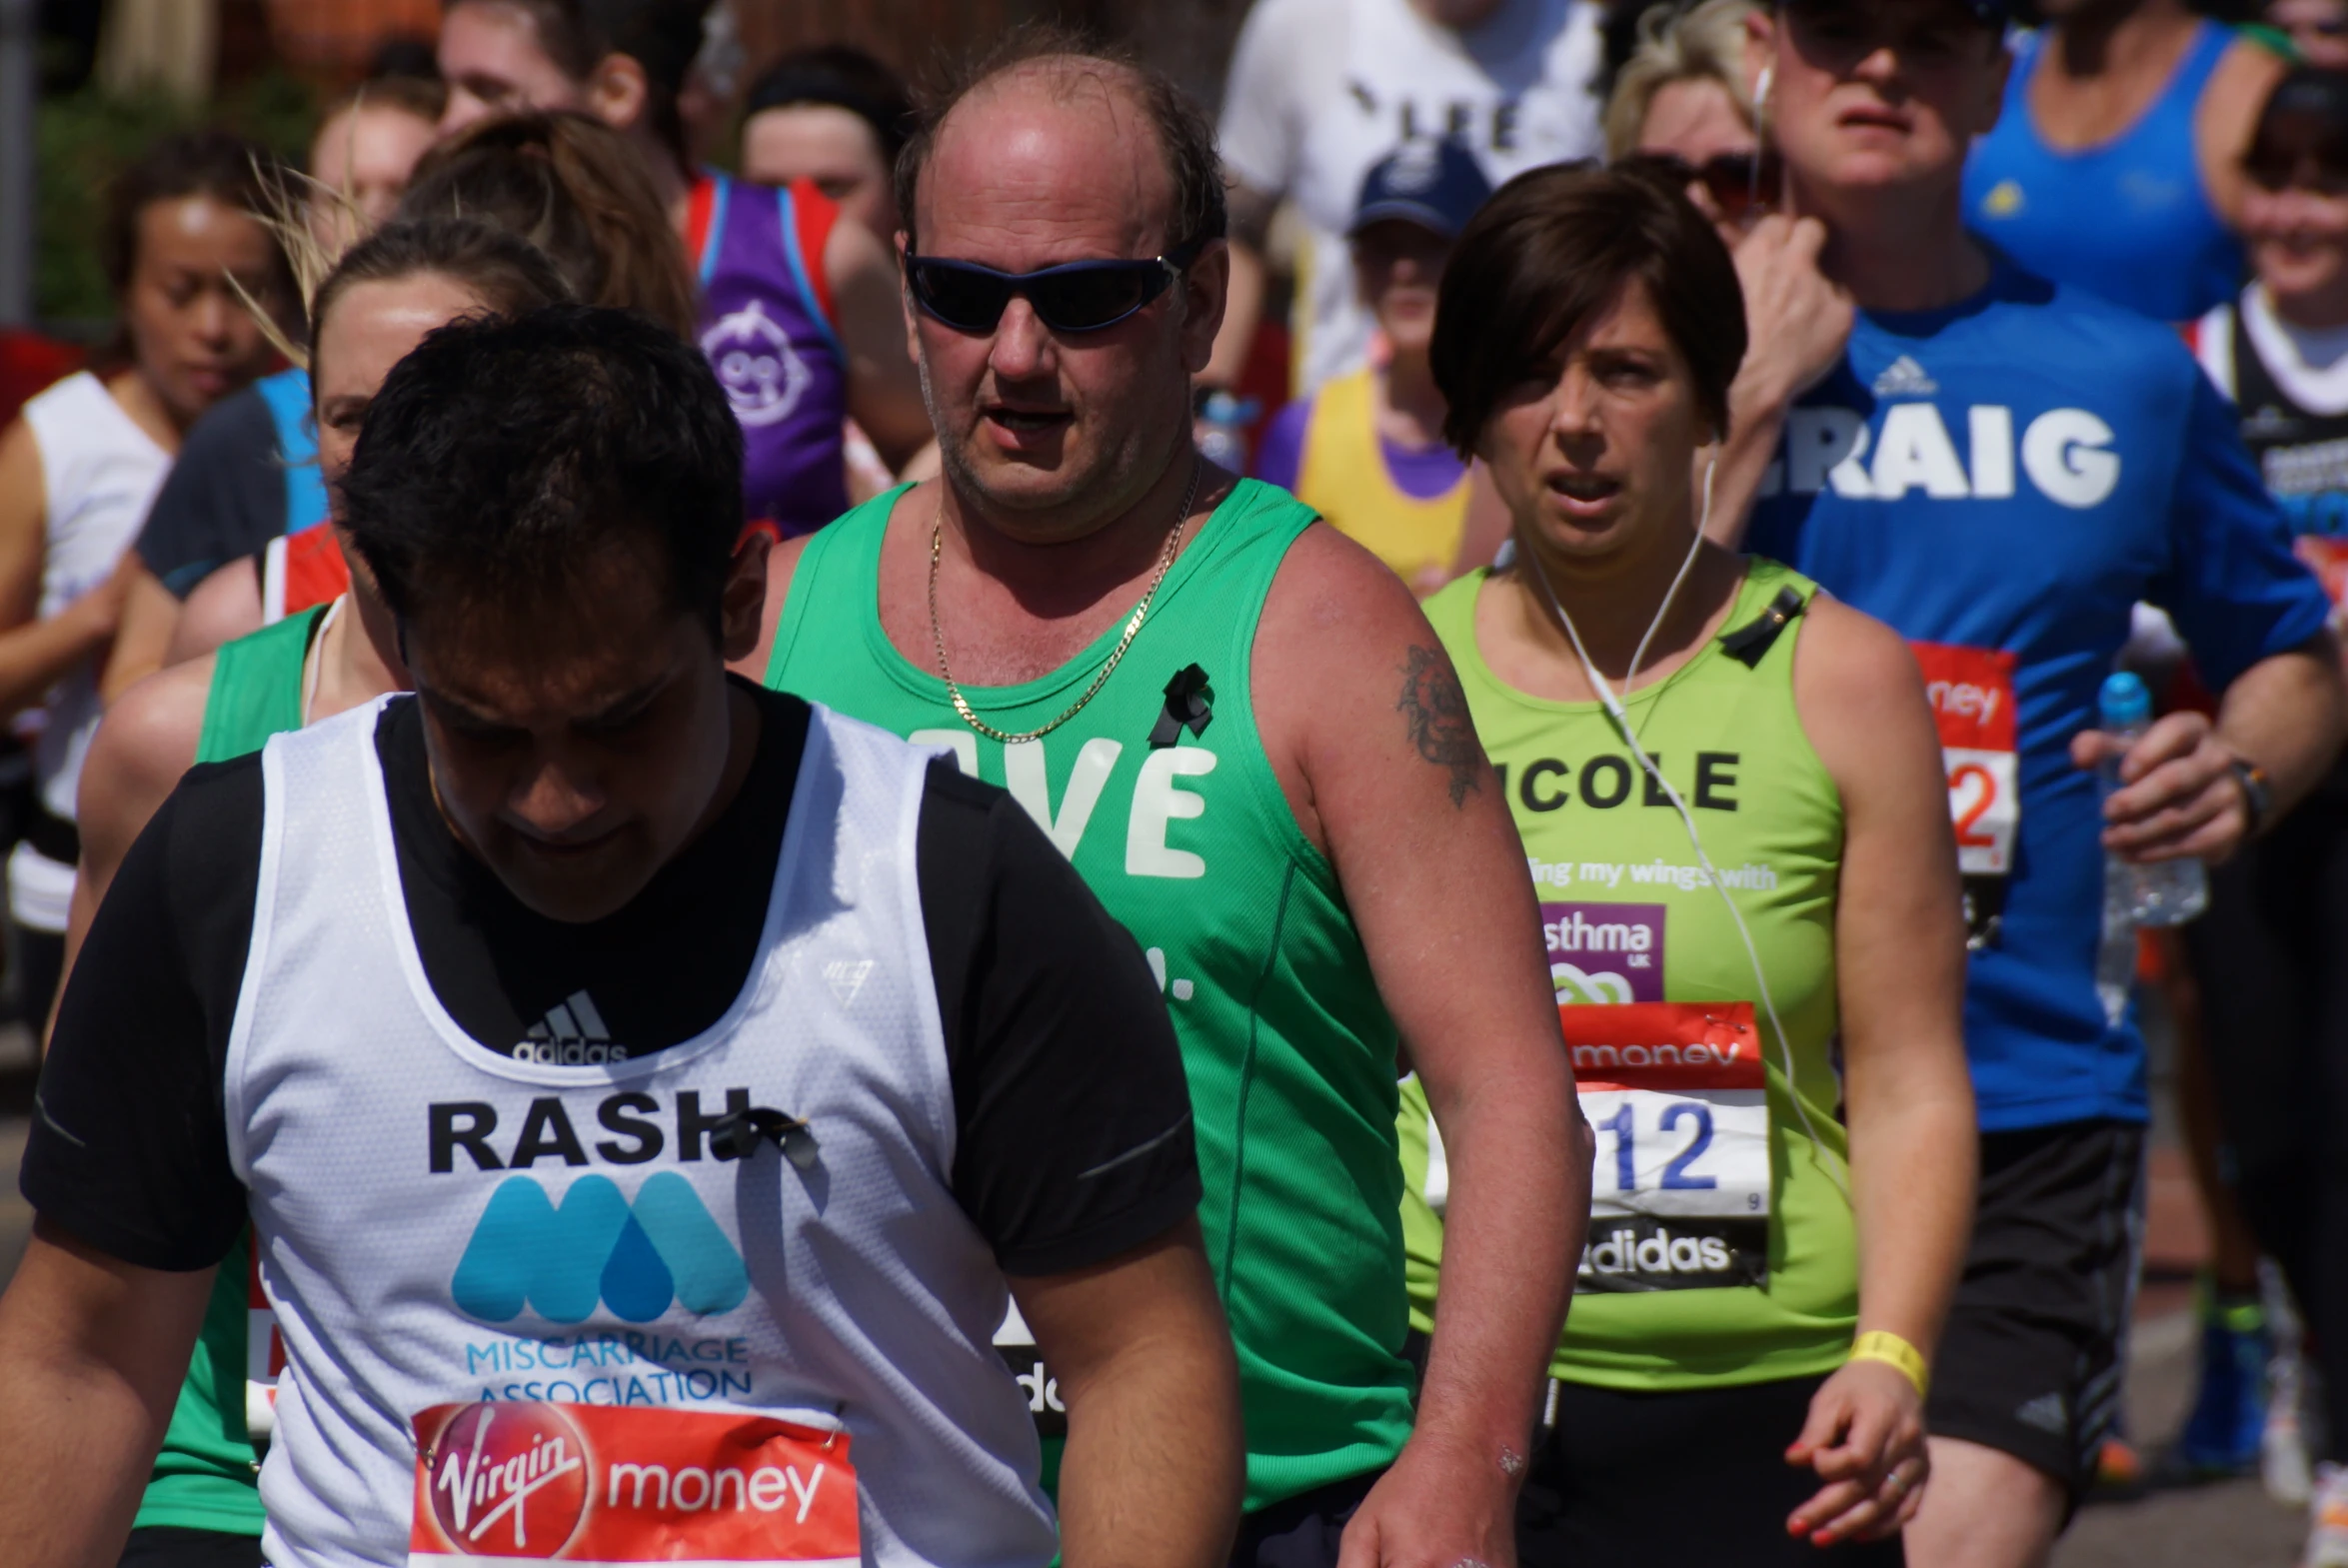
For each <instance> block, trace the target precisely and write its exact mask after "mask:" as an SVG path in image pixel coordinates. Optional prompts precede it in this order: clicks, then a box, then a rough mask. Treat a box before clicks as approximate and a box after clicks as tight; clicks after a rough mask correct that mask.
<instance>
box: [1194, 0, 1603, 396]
mask: <svg viewBox="0 0 2348 1568" xmlns="http://www.w3.org/2000/svg"><path fill="white" fill-rule="evenodd" d="M1601 13H1602V8H1601V7H1600V6H1598V5H1597V4H1595V3H1593V0H1502V3H1501V5H1500V6H1499V8H1498V9H1497V10H1496V11H1495V12H1494V13H1493V14H1492V16H1491V17H1490V18H1489V19H1488V20H1486V21H1484V22H1483V23H1481V24H1480V25H1478V26H1476V27H1474V28H1470V29H1468V30H1466V31H1463V32H1461V31H1454V30H1452V29H1450V28H1447V27H1440V26H1437V25H1436V24H1435V23H1433V22H1430V21H1428V20H1427V19H1426V18H1425V17H1423V16H1421V15H1419V14H1418V12H1416V11H1415V10H1413V9H1412V8H1411V6H1410V3H1409V0H1256V5H1255V8H1254V10H1253V11H1252V12H1250V13H1249V15H1248V17H1247V22H1246V25H1245V26H1244V27H1243V28H1241V29H1240V32H1239V43H1238V48H1237V51H1236V53H1235V54H1234V55H1233V56H1232V60H1231V73H1230V79H1229V82H1228V84H1227V87H1226V89H1225V92H1224V94H1223V112H1222V125H1221V127H1220V139H1221V145H1222V156H1223V162H1224V164H1225V165H1226V166H1227V167H1228V169H1229V171H1230V174H1231V177H1232V178H1233V179H1235V180H1237V181H1238V182H1239V183H1240V184H1242V185H1246V186H1248V187H1251V188H1252V189H1254V190H1256V191H1260V192H1262V193H1264V194H1266V195H1271V196H1282V195H1284V196H1288V197H1291V198H1293V199H1294V201H1295V203H1296V205H1297V208H1298V209H1299V211H1300V214H1301V216H1302V217H1303V219H1304V226H1305V233H1306V242H1305V247H1304V253H1303V255H1302V257H1301V258H1300V262H1299V276H1298V279H1297V312H1296V325H1297V340H1298V341H1297V345H1296V356H1295V383H1296V387H1295V390H1296V395H1297V396H1299V397H1301V396H1304V395H1305V394H1306V393H1309V392H1311V391H1312V390H1313V389H1314V388H1316V387H1318V386H1319V385H1320V384H1321V383H1322V382H1324V381H1326V380H1328V378H1330V377H1331V376H1335V375H1341V374H1343V373H1345V372H1347V371H1350V370H1353V369H1355V368H1356V367H1358V366H1359V365H1360V364H1361V362H1362V358H1363V354H1364V352H1365V350H1366V349H1367V347H1368V344H1369V335H1370V321H1369V316H1368V313H1367V312H1366V311H1364V310H1362V308H1361V306H1360V304H1359V302H1358V301H1356V300H1355V298H1354V293H1353V269H1352V266H1351V263H1350V261H1349V260H1348V258H1347V255H1346V249H1345V238H1344V236H1345V228H1346V226H1347V224H1348V223H1349V221H1350V220H1351V218H1352V216H1353V203H1354V199H1355V198H1356V197H1357V196H1359V195H1360V192H1361V181H1362V177H1363V176H1364V175H1366V174H1368V172H1369V170H1370V167H1371V165H1373V164H1375V163H1376V162H1377V161H1378V160H1379V159H1380V158H1383V157H1384V156H1385V155H1386V154H1387V153H1390V152H1392V151H1393V150H1394V149H1395V148H1397V147H1399V146H1401V145H1402V143H1404V142H1405V141H1411V140H1418V139H1424V138H1432V137H1440V136H1449V137H1452V138H1454V139H1456V140H1457V141H1459V142H1460V143H1462V144H1463V145H1464V146H1466V147H1467V148H1468V149H1469V150H1470V151H1472V152H1473V153H1474V154H1475V155H1476V157H1477V159H1478V160H1479V161H1480V162H1481V163H1482V165H1483V171H1484V174H1485V175H1486V176H1487V177H1488V178H1489V179H1490V180H1491V182H1492V184H1493V185H1494V186H1497V185H1499V184H1501V183H1502V182H1504V181H1506V180H1508V179H1509V178H1510V177H1512V176H1514V175H1518V174H1521V173H1523V172H1524V171H1525V170H1527V169H1531V168H1536V167H1538V166H1540V165H1542V164H1547V163H1559V162H1563V161H1566V160H1569V159H1575V158H1590V157H1595V156H1596V155H1597V153H1598V151H1599V148H1600V146H1601V137H1600V133H1599V123H1598V122H1599V114H1600V110H1601V109H1602V107H1603V106H1602V105H1601V104H1600V103H1599V101H1598V99H1597V97H1596V95H1595V93H1594V91H1593V84H1594V82H1595V80H1596V77H1597V73H1598V70H1599V67H1600V65H1601V63H1602V59H1603V44H1602V40H1601V38H1600V36H1599V23H1600V21H1601V19H1602V15H1601Z"/></svg>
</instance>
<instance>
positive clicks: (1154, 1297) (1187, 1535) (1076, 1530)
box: [1011, 1218, 1245, 1568]
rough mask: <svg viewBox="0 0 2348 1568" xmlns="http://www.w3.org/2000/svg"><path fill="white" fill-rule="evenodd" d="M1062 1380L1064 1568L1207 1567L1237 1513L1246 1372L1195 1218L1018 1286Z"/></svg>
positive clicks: (1216, 1558)
mask: <svg viewBox="0 0 2348 1568" xmlns="http://www.w3.org/2000/svg"><path fill="white" fill-rule="evenodd" d="M1011 1293H1012V1295H1013V1296H1014V1297H1015V1298H1016V1299H1017V1300H1018V1302H1019V1308H1020V1315H1021V1316H1022V1317H1023V1318H1025V1319H1026V1320H1027V1323H1028V1327H1029V1328H1030V1329H1031V1330H1033V1331H1034V1333H1035V1335H1036V1347H1037V1349H1038V1350H1040V1351H1042V1352H1043V1356H1044V1359H1045V1361H1046V1362H1047V1363H1049V1364H1050V1365H1051V1367H1052V1368H1053V1370H1054V1372H1055V1373H1056V1374H1057V1375H1058V1377H1059V1379H1060V1393H1061V1398H1062V1399H1063V1400H1064V1401H1065V1402H1066V1403H1067V1405H1068V1451H1067V1455H1066V1457H1065V1458H1064V1460H1063V1461H1062V1464H1061V1470H1060V1530H1061V1547H1062V1554H1063V1559H1064V1561H1066V1562H1067V1564H1068V1565H1069V1568H1095V1565H1098V1564H1106V1563H1115V1564H1118V1565H1119V1568H1127V1565H1132V1568H1176V1565H1182V1568H1212V1565H1215V1564H1219V1563H1221V1562H1223V1561H1224V1559H1225V1558H1226V1557H1227V1556H1228V1555H1229V1552H1230V1549H1231V1535H1232V1532H1233V1531H1234V1529H1235V1528H1236V1527H1237V1524H1238V1518H1239V1493H1240V1487H1241V1484H1242V1481H1243V1479H1244V1476H1243V1471H1244V1465H1243V1464H1242V1461H1241V1456H1242V1454H1243V1453H1244V1451H1245V1441H1244V1439H1243V1438H1242V1437H1241V1435H1240V1429H1239V1370H1238V1363H1237V1361H1236V1360H1235V1359H1234V1357H1233V1356H1232V1353H1231V1336H1230V1330H1229V1328H1228V1327H1226V1326H1225V1324H1224V1323H1223V1317H1222V1305H1221V1303H1220V1302H1219V1301H1218V1300H1217V1299H1216V1297H1215V1293H1214V1279H1213V1276H1212V1275H1211V1274H1210V1273H1209V1272H1208V1270H1207V1266H1206V1252H1205V1247H1204V1244H1203V1243H1202V1242H1201V1241H1200V1239H1199V1235H1198V1221H1197V1220H1196V1219H1195V1218H1189V1219H1184V1220H1183V1221H1182V1222H1181V1223H1180V1224H1179V1225H1176V1226H1175V1227H1174V1229H1172V1230H1169V1231H1168V1232H1166V1233H1165V1234H1164V1235H1162V1236H1160V1237H1158V1238H1157V1239H1156V1240H1154V1241H1150V1242H1146V1243H1144V1244H1143V1245H1142V1246H1140V1247H1137V1248H1135V1249H1134V1250H1133V1251H1131V1252H1128V1253H1126V1254H1124V1255H1123V1256H1121V1257H1117V1258H1113V1259H1112V1260H1110V1261H1109V1262H1107V1263H1104V1264H1101V1265H1099V1266H1097V1267H1094V1268H1088V1269H1081V1270H1078V1271H1077V1272H1075V1273H1070V1274H1055V1275H1051V1276H1048V1277H1043V1278H1031V1279H1020V1278H1014V1279H1013V1280H1012V1281H1011Z"/></svg>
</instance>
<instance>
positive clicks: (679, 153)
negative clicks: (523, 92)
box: [450, 0, 710, 168]
mask: <svg viewBox="0 0 2348 1568" xmlns="http://www.w3.org/2000/svg"><path fill="white" fill-rule="evenodd" d="M463 3H465V0H457V4H463ZM473 3H475V4H485V3H495V4H499V5H504V6H508V7H511V8H512V9H514V10H517V11H520V12H521V13H523V14H524V15H525V16H527V17H529V18H530V20H531V23H532V25H534V26H535V27H536V28H537V29H538V46H539V47H540V48H541V49H543V50H545V51H546V57H547V58H548V59H549V60H552V61H553V62H554V63H555V66H556V68H557V69H558V70H560V71H561V72H562V73H563V74H564V75H565V76H567V77H569V78H571V80H572V81H574V82H584V81H586V80H587V78H588V77H589V76H591V75H593V74H594V72H595V68H596V67H597V66H598V65H601V64H602V63H603V59H604V56H606V55H614V54H624V55H626V56H628V58H629V59H631V60H634V61H635V62H636V63H637V64H638V65H640V66H642V67H643V68H644V80H645V90H646V94H647V100H646V113H647V114H649V115H650V116H651V118H652V129H653V134H654V135H655V136H656V137H658V138H659V140H660V143H661V145H662V146H664V147H666V148H668V149H669V151H670V152H671V153H672V154H673V155H675V157H676V159H677V162H678V166H679V167H680V168H683V167H685V166H686V164H687V163H688V162H689V161H690V160H689V159H688V157H687V154H686V150H685V120H684V117H683V116H682V115H680V114H679V113H678V111H677V95H678V94H679V93H681V92H683V91H684V89H685V76H686V73H687V72H688V71H690V70H692V69H693V60H694V57H695V56H696V55H698V54H700V53H701V22H702V16H703V13H705V12H707V11H708V10H709V8H710V0H473ZM455 8H456V7H455V5H452V6H451V7H450V9H451V10H454V9H455Z"/></svg>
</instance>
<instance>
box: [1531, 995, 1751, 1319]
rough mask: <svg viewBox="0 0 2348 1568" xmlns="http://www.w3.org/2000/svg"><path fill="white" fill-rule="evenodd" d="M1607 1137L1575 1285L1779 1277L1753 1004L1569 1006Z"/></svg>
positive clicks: (1569, 1021) (1591, 1114)
mask: <svg viewBox="0 0 2348 1568" xmlns="http://www.w3.org/2000/svg"><path fill="white" fill-rule="evenodd" d="M1557 1021H1558V1022H1559V1023H1560V1024H1562V1025H1563V1026H1564V1030H1565V1045H1566V1048H1567V1049H1568V1050H1569V1051H1571V1052H1572V1055H1573V1075H1574V1079H1575V1083H1576V1086H1577V1087H1578V1088H1579V1090H1580V1093H1581V1109H1582V1114H1583V1115H1585V1116H1587V1117H1588V1118H1589V1122H1590V1125H1591V1127H1593V1128H1594V1129H1595V1130H1596V1132H1597V1134H1598V1159H1597V1169H1596V1171H1595V1173H1594V1175H1593V1178H1592V1182H1591V1191H1590V1221H1589V1244H1588V1245H1587V1246H1586V1247H1584V1248H1583V1249H1582V1256H1581V1268H1580V1271H1579V1272H1578V1274H1577V1275H1576V1276H1575V1279H1574V1289H1575V1291H1576V1292H1583V1293H1587V1292H1596V1291H1610V1290H1701V1289H1720V1288H1725V1287H1730V1286H1740V1285H1758V1284H1761V1283H1763V1282H1764V1281H1766V1280H1767V1278H1768V1275H1769V1102H1768V1092H1767V1085H1768V1079H1767V1076H1766V1075H1765V1073H1764V1072H1763V1070H1762V1065H1761V1035H1760V1031H1759V1030H1758V1029H1756V1028H1754V1027H1753V1007H1752V1003H1751V1002H1746V1001H1739V1002H1715V1003H1710V1004H1697V1003H1693V1002H1669V1001H1645V1002H1622V1003H1617V1004H1614V1005H1610V1006H1586V1005H1573V1004H1561V1005H1559V1007H1558V1008H1557Z"/></svg>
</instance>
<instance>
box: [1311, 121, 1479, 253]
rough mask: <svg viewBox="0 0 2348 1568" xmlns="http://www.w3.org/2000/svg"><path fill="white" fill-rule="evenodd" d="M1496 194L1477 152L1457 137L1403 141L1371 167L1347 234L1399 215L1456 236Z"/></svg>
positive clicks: (1346, 227)
mask: <svg viewBox="0 0 2348 1568" xmlns="http://www.w3.org/2000/svg"><path fill="white" fill-rule="evenodd" d="M1491 194H1492V182H1491V181H1489V180H1487V179H1485V178H1484V173H1483V167H1482V165H1480V164H1478V163H1477V162H1476V161H1475V154H1473V153H1471V152H1469V151H1468V150H1467V149H1466V148H1464V147H1462V146H1460V145H1459V144H1458V143H1457V142H1454V141H1450V140H1448V139H1445V140H1443V141H1439V142H1405V143H1403V144H1402V145H1401V146H1400V147H1399V148H1396V149H1395V150H1394V151H1393V152H1390V153H1388V154H1386V155H1385V156H1384V157H1383V158H1380V159H1379V160H1378V161H1377V162H1376V163H1375V164H1373V165H1371V166H1370V170H1369V173H1368V174H1367V175H1365V176H1363V177H1362V181H1361V195H1360V197H1359V199H1358V200H1356V201H1355V202H1354V203H1353V221H1352V222H1351V223H1349V224H1347V225H1346V226H1345V232H1346V233H1347V234H1359V233H1360V232H1361V231H1362V230H1363V229H1366V228H1368V227H1369V226H1370V225H1371V224H1373V223H1383V222H1385V221H1386V220H1388V219H1393V218H1398V219H1400V220H1401V221H1402V222H1404V223H1414V224H1416V225H1418V227H1420V228H1421V229H1427V230H1431V231H1432V232H1434V233H1436V234H1439V235H1441V236H1442V237H1443V238H1444V239H1446V240H1455V239H1457V238H1458V237H1459V231H1460V230H1461V229H1464V228H1466V227H1467V220H1468V219H1470V218H1472V217H1474V216H1475V209H1476V208H1478V207H1481V206H1482V205H1483V204H1484V202H1485V200H1486V199H1488V198H1489V197H1490V196H1491Z"/></svg>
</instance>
